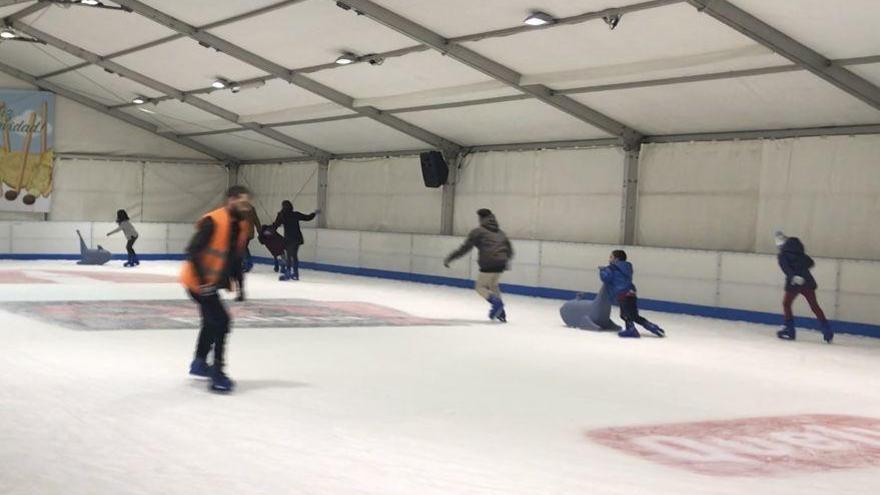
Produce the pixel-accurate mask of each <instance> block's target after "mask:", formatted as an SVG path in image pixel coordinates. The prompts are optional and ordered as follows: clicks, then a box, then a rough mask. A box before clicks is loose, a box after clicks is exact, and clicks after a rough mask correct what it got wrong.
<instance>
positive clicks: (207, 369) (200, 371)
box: [189, 358, 211, 379]
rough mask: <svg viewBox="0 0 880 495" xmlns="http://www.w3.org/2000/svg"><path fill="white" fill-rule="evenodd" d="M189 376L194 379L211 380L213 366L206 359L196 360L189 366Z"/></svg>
mask: <svg viewBox="0 0 880 495" xmlns="http://www.w3.org/2000/svg"><path fill="white" fill-rule="evenodd" d="M189 374H190V376H192V377H193V378H199V379H202V378H210V377H211V366H210V365H209V364H208V362H207V361H205V360H204V359H202V358H195V359H193V361H192V363H190V365H189Z"/></svg>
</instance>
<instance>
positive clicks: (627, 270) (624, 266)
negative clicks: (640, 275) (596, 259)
mask: <svg viewBox="0 0 880 495" xmlns="http://www.w3.org/2000/svg"><path fill="white" fill-rule="evenodd" d="M611 265H612V266H614V267H615V268H617V269H618V270H620V271H621V272H622V273H623V274H624V275H626V276H627V278H629V279H632V276H633V266H632V263H630V262H629V261H623V260H614V261H613V262H612V263H611Z"/></svg>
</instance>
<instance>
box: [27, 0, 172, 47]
mask: <svg viewBox="0 0 880 495" xmlns="http://www.w3.org/2000/svg"><path fill="white" fill-rule="evenodd" d="M23 21H24V22H25V23H26V24H30V25H31V26H33V27H35V28H37V29H39V30H41V31H45V32H47V33H49V34H51V35H53V36H55V37H56V38H60V39H62V40H64V41H66V42H68V43H73V44H75V45H78V46H80V47H82V48H85V49H86V50H89V51H91V52H94V53H97V54H98V55H107V54H109V53H113V52H117V51H119V50H124V49H126V48H130V47H132V46H136V45H140V44H143V43H146V42H148V41H153V40H157V39H159V38H164V37H166V36H169V35H172V34H174V32H173V31H171V30H170V29H169V28H166V27H165V26H162V25H160V24H157V23H155V22H153V21H151V20H149V19H147V18H145V17H143V16H140V15H137V14H134V13H129V12H122V11H119V10H107V9H96V8H90V7H81V6H71V7H68V8H63V7H61V6H60V5H52V6H50V7H48V8H46V9H43V10H42V11H39V12H37V13H35V14H33V15H31V16H29V17H26V18H24V19H23Z"/></svg>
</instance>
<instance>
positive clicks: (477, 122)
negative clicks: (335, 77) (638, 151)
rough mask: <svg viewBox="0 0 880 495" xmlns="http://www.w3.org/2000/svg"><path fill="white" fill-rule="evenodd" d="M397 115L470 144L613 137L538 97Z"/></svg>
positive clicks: (444, 135)
mask: <svg viewBox="0 0 880 495" xmlns="http://www.w3.org/2000/svg"><path fill="white" fill-rule="evenodd" d="M397 116H398V117H400V118H402V119H403V120H406V121H407V122H410V123H412V124H415V125H417V126H420V127H423V128H425V129H428V130H429V131H431V132H434V133H436V134H439V135H441V136H443V137H445V138H447V139H451V140H452V141H455V142H457V143H459V144H462V145H466V146H470V145H477V144H503V143H516V142H535V141H556V140H564V139H592V138H607V137H610V135H609V134H606V133H605V132H603V131H601V130H599V129H597V128H595V127H593V126H591V125H589V124H587V123H585V122H582V121H580V120H578V119H575V118H574V117H571V116H569V115H567V114H565V113H562V112H561V111H559V110H556V109H555V108H553V107H550V106H548V105H546V104H544V103H541V102H539V101H537V100H521V101H511V102H504V103H493V104H489V105H474V106H469V107H458V108H446V109H442V110H426V111H421V112H412V113H401V114H398V115H397Z"/></svg>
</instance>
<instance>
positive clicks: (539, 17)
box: [523, 11, 556, 26]
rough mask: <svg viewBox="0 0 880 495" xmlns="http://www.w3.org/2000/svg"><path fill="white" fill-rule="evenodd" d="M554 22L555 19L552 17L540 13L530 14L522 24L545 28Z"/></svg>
mask: <svg viewBox="0 0 880 495" xmlns="http://www.w3.org/2000/svg"><path fill="white" fill-rule="evenodd" d="M554 22H556V19H555V18H554V17H553V16H552V15H550V14H548V13H546V12H540V11H535V12H532V13H531V14H529V16H528V17H526V18H525V19H524V20H523V24H528V25H529V26H545V25H547V24H553V23H554Z"/></svg>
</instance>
